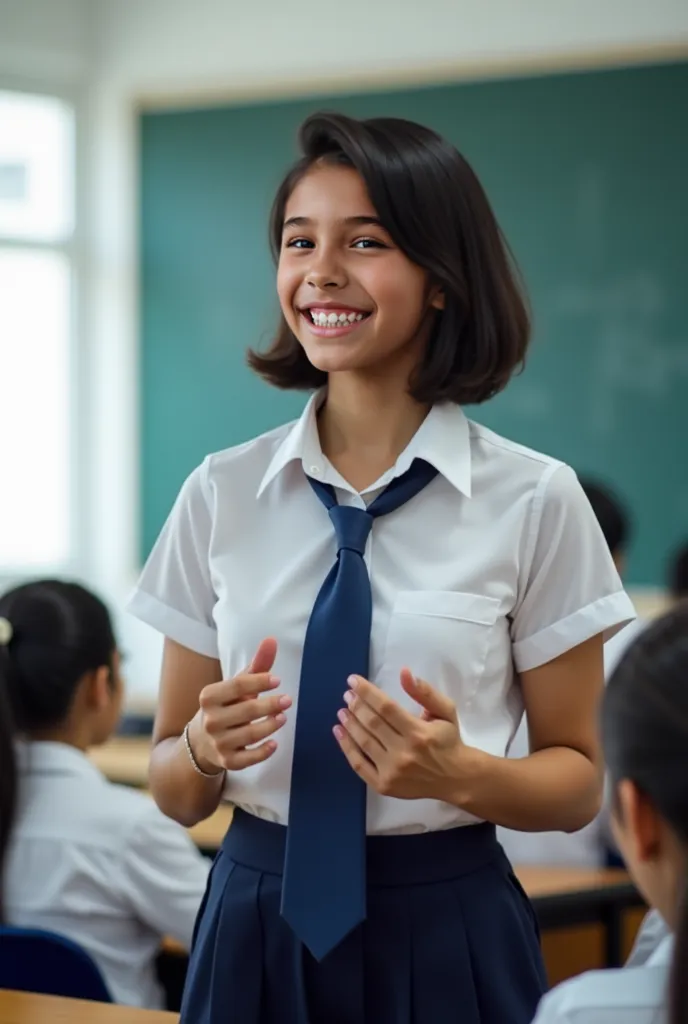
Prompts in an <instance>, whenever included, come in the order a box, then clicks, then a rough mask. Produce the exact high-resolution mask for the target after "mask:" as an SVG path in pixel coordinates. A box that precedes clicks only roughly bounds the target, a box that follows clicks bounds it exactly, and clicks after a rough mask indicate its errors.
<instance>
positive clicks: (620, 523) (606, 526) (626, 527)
mask: <svg viewBox="0 0 688 1024" xmlns="http://www.w3.org/2000/svg"><path fill="white" fill-rule="evenodd" d="M580 483H581V486H582V488H583V490H584V491H585V493H586V495H587V498H588V501H589V502H590V504H591V505H592V510H593V512H594V513H595V515H596V517H597V521H598V523H599V524H600V526H601V528H602V533H603V534H604V537H605V540H606V541H607V545H608V546H609V550H610V551H611V554H612V558H613V559H614V563H615V565H616V568H617V569H618V571H619V573H620V574H621V575H623V571H624V569H625V563H626V553H627V550H628V545H629V543H630V535H631V523H630V518H629V515H628V512H627V511H626V509H625V508H624V506H623V505H622V503H621V501H620V500H619V498H618V497H617V496H616V495H615V494H614V493H613V491H611V490H610V489H609V488H608V487H606V486H604V485H603V484H600V483H597V482H596V481H594V480H588V479H585V478H584V477H581V478H580Z"/></svg>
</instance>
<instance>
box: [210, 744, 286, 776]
mask: <svg viewBox="0 0 688 1024" xmlns="http://www.w3.org/2000/svg"><path fill="white" fill-rule="evenodd" d="M276 750H277V744H276V743H275V741H274V740H267V741H266V742H265V743H261V745H260V746H259V747H252V748H251V749H250V750H235V751H234V753H233V754H231V755H228V756H227V757H226V758H225V759H224V762H223V767H224V768H226V769H227V771H230V772H240V771H242V769H244V768H250V767H251V766H252V765H254V764H260V763H261V761H267V759H268V758H269V757H272V755H273V754H274V753H275V751H276Z"/></svg>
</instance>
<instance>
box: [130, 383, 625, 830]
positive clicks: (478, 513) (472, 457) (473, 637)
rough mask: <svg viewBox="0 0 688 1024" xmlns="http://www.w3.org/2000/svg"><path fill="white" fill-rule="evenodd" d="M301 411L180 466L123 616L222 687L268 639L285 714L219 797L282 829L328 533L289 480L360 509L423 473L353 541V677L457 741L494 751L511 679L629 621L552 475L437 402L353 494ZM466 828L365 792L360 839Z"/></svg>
mask: <svg viewBox="0 0 688 1024" xmlns="http://www.w3.org/2000/svg"><path fill="white" fill-rule="evenodd" d="M317 402H318V396H317V395H316V396H313V398H312V399H311V400H310V401H309V403H308V405H307V406H306V409H305V410H304V412H303V414H302V416H301V417H300V419H299V420H298V421H296V423H292V424H288V425H286V426H283V427H279V428H278V429H277V430H273V431H271V432H269V433H267V434H263V435H262V436H261V437H258V438H256V439H255V440H253V441H249V442H248V443H247V444H243V445H239V446H237V447H234V448H229V449H227V450H226V451H223V452H219V453H217V454H215V455H210V456H209V457H208V458H206V460H205V461H204V462H203V464H202V465H201V466H200V467H199V468H198V469H196V470H194V472H193V473H192V474H191V475H190V477H189V478H188V479H187V481H186V483H185V484H184V486H183V487H182V490H181V493H180V494H179V497H178V499H177V501H176V504H175V506H174V508H173V510H172V512H171V514H170V517H169V519H168V520H167V523H166V524H165V526H164V528H163V530H162V533H161V534H160V537H159V538H158V541H157V543H156V545H155V547H154V549H153V551H152V553H151V555H150V558H149V560H148V562H147V564H146V566H145V569H144V571H143V574H142V577H141V580H140V582H139V585H138V588H137V590H136V591H135V593H134V595H133V597H132V599H131V603H130V606H129V607H130V611H131V612H132V613H133V614H134V615H136V616H138V618H140V619H142V620H143V621H145V622H147V623H149V624H150V625H152V626H154V627H155V628H156V629H158V630H160V631H161V632H162V633H164V634H165V635H166V636H168V637H170V638H171V639H173V640H175V641H177V642H178V643H180V644H182V645H184V646H185V647H188V648H190V649H191V650H193V651H197V652H199V653H201V654H205V655H208V656H209V657H214V658H218V659H219V660H220V662H221V665H222V672H223V675H224V677H225V678H230V677H232V676H234V675H235V674H236V673H238V672H240V671H242V670H243V669H244V668H245V666H246V665H247V664H249V663H250V661H251V658H252V657H253V654H254V653H255V650H256V648H257V646H258V644H259V642H260V641H261V640H262V639H263V638H264V637H267V636H274V637H275V638H276V639H277V641H278V654H277V660H276V663H275V669H274V671H275V673H276V674H277V675H278V676H280V678H281V680H282V686H281V691H280V692H284V693H287V694H289V695H290V696H291V697H292V698H294V701H295V706H294V707H293V708H292V709H291V711H289V712H287V718H288V721H287V724H286V725H285V726H284V727H283V728H282V729H281V730H280V732H279V733H278V734H277V735H276V740H277V743H278V747H277V750H276V752H275V753H274V754H273V756H272V757H270V758H269V759H268V760H267V761H265V762H263V763H262V764H259V765H255V766H254V767H251V768H248V769H245V770H244V771H241V772H236V773H231V774H228V777H227V785H226V792H225V795H226V798H227V799H228V800H229V801H231V802H232V803H234V804H236V805H237V806H240V807H243V808H244V809H246V810H247V811H249V812H250V813H253V814H256V815H259V816H260V817H265V818H268V819H270V820H273V821H277V822H280V823H282V824H286V822H287V815H288V808H289V781H290V773H291V761H292V752H293V738H294V722H295V717H296V698H297V696H298V688H299V674H300V667H301V653H302V647H303V639H304V635H305V631H306V624H307V622H308V618H309V615H310V612H311V610H312V607H313V604H314V601H315V598H316V595H317V593H318V590H319V589H320V586H321V585H322V582H323V580H324V579H325V576H326V575H327V573H328V572H329V570H330V568H331V567H332V565H333V563H334V560H335V557H336V543H335V536H334V530H333V528H332V524H331V521H330V519H329V516H328V514H327V511H326V510H325V508H324V507H323V505H322V504H321V503H320V501H319V500H318V498H317V497H316V496H315V494H314V493H313V491H312V489H311V487H310V485H309V483H308V481H307V479H306V474H309V475H311V476H313V477H316V478H317V479H319V480H322V481H324V482H326V483H330V484H332V485H333V486H334V487H335V488H336V491H337V497H338V500H339V502H340V504H349V505H353V506H357V507H360V508H364V507H365V505H366V503H367V502H369V501H370V498H371V496H372V494H373V493H375V492H377V491H379V489H380V488H382V487H385V486H386V485H387V484H389V483H390V481H391V480H392V479H394V478H395V477H396V476H399V475H401V474H402V473H404V472H405V471H406V470H407V469H408V468H409V466H410V465H411V462H412V461H413V459H414V458H417V457H418V458H423V459H426V460H427V461H428V462H430V463H432V465H434V466H435V467H436V468H437V470H438V476H437V477H435V479H434V480H433V481H432V483H430V484H429V485H428V487H427V488H426V489H425V490H424V491H422V492H421V493H420V494H419V495H417V496H416V497H415V498H414V499H412V500H411V501H410V502H408V503H407V504H406V505H404V506H402V507H401V508H400V509H398V510H397V511H396V512H393V513H390V514H389V515H387V516H383V517H380V518H378V519H377V520H376V521H375V523H374V525H373V528H372V531H371V535H370V538H369V540H368V545H367V548H366V554H365V559H366V563H367V566H368V571H369V573H370V578H371V586H372V593H373V625H372V637H371V654H370V673H369V675H370V678H371V679H372V680H373V681H374V682H375V683H377V685H378V686H380V687H381V688H382V689H383V690H385V692H387V693H388V694H389V695H390V696H392V697H394V699H395V700H397V701H399V702H400V703H401V704H402V705H404V706H405V707H407V708H411V709H413V710H418V709H417V708H415V707H414V705H413V702H412V701H411V700H410V698H409V697H407V695H406V694H405V693H404V691H403V690H402V687H401V683H400V680H399V674H400V670H401V668H402V667H404V666H408V667H409V668H410V669H411V670H412V671H413V672H414V673H415V674H416V675H418V676H421V677H422V678H423V679H426V680H427V681H428V682H430V683H432V684H433V685H434V686H436V687H438V688H439V689H440V690H441V691H442V692H444V693H446V694H447V695H448V696H450V697H451V699H452V700H453V701H454V702H455V703H456V706H457V708H458V713H459V718H460V723H461V730H462V735H463V738H464V740H465V742H466V743H468V744H470V745H472V746H475V747H478V748H480V749H482V750H484V751H487V752H489V753H491V754H495V755H499V756H502V755H504V754H505V752H506V750H507V747H508V744H509V742H510V740H511V739H512V737H513V735H514V733H515V731H516V727H517V725H518V723H519V720H520V718H521V714H522V707H523V705H522V700H521V694H520V689H519V687H518V685H516V684H517V675H516V673H517V672H523V671H526V670H527V669H532V668H535V667H536V666H538V665H542V664H544V663H545V662H548V661H551V660H552V659H553V658H556V657H558V656H559V655H560V654H563V653H564V652H565V651H567V650H569V649H570V648H572V647H575V646H576V645H577V644H580V643H582V642H583V641H585V640H587V639H589V638H590V637H592V636H595V635H597V634H599V633H602V632H604V633H606V634H607V635H608V636H611V635H612V634H613V633H614V632H615V631H616V629H617V628H618V627H619V626H621V625H622V624H624V623H626V622H628V621H629V620H631V619H632V618H634V610H633V606H632V604H631V602H630V600H629V598H628V596H627V595H626V594H625V592H624V590H623V588H622V586H621V581H620V580H619V577H618V574H617V572H616V570H615V568H614V565H613V562H612V560H611V557H610V554H609V551H608V548H607V545H606V543H605V540H604V537H603V535H602V532H601V530H600V527H599V525H598V523H597V520H596V518H595V516H594V514H593V512H592V509H591V507H590V505H589V503H588V500H587V498H586V497H585V495H584V493H583V490H582V488H581V487H580V485H579V483H578V481H577V479H576V476H575V474H574V473H573V472H572V470H571V469H569V468H568V467H567V466H565V465H563V464H562V463H561V462H558V461H556V460H555V459H551V458H548V457H547V456H545V455H540V454H538V453H537V452H534V451H530V450H529V449H527V448H523V447H521V446H520V445H517V444H514V443H512V442H511V441H507V440H504V438H501V437H499V436H497V435H496V434H494V433H492V431H490V430H487V429H485V428H484V427H482V426H480V425H478V424H476V423H473V422H472V421H470V420H468V419H467V418H466V416H465V415H464V413H463V412H462V411H461V409H460V408H459V407H458V406H455V405H451V404H440V405H435V406H434V407H433V409H432V410H431V411H430V413H429V415H428V416H427V417H426V419H425V421H424V422H423V424H422V425H421V427H420V428H419V430H418V431H417V432H416V434H415V436H414V437H413V439H412V440H411V442H410V443H409V445H408V446H407V447H406V449H405V450H404V452H402V454H401V455H400V456H399V458H398V460H397V462H396V464H395V466H394V467H393V468H392V469H391V470H389V471H388V472H387V473H385V474H384V476H382V477H381V478H380V479H379V480H378V481H376V482H375V483H374V484H373V485H372V486H371V487H370V488H368V489H367V491H366V492H364V493H363V494H358V493H357V492H356V491H355V490H354V489H353V488H352V487H351V486H350V485H349V484H348V483H347V481H346V480H344V479H343V477H342V476H341V475H340V474H339V473H338V472H337V471H336V470H335V469H334V467H333V466H332V465H331V464H330V462H329V461H328V460H327V459H326V457H325V456H324V455H323V452H322V449H321V447H320V442H319V438H318V430H317V423H316V409H317ZM334 724H335V723H334V722H333V725H334ZM332 742H333V743H334V742H336V741H335V739H334V737H333V739H332ZM473 821H475V818H473V817H472V816H471V815H469V814H467V813H466V812H464V811H462V810H460V809H458V808H456V807H453V806H450V805H449V804H447V803H443V802H441V801H436V800H398V799H395V798H391V797H381V796H379V795H378V794H376V793H374V792H369V794H368V832H369V833H374V834H380V833H406V832H409V833H410V832H419V831H426V830H436V829H444V828H450V827H453V826H456V825H463V824H469V823H471V822H473Z"/></svg>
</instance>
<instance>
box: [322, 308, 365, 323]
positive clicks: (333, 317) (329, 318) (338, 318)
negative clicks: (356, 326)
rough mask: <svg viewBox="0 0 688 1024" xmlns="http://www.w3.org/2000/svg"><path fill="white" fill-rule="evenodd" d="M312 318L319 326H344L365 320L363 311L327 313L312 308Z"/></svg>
mask: <svg viewBox="0 0 688 1024" xmlns="http://www.w3.org/2000/svg"><path fill="white" fill-rule="evenodd" d="M310 312H311V319H312V321H313V323H314V324H315V325H316V326H317V327H343V326H346V325H347V324H353V323H354V322H355V321H357V320H363V319H364V314H363V313H325V312H323V311H322V310H318V311H316V310H313V309H312V310H311V311H310Z"/></svg>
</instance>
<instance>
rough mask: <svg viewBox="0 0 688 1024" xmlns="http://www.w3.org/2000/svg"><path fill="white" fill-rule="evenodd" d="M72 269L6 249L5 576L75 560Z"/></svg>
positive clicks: (2, 374) (0, 557)
mask: <svg viewBox="0 0 688 1024" xmlns="http://www.w3.org/2000/svg"><path fill="white" fill-rule="evenodd" d="M70 306H71V300H70V269H69V262H68V260H67V258H66V257H64V256H62V255H61V254H59V253H43V252H27V251H24V250H17V249H14V250H12V249H0V445H2V455H1V456H0V464H1V470H0V490H1V492H2V494H1V498H0V569H2V570H8V569H10V570H11V569H15V568H19V569H23V568H26V567H27V566H49V565H59V564H60V563H61V562H64V561H66V560H67V558H68V556H69V553H70V535H69V523H70V491H71V481H70V422H69V410H70V376H71V372H70Z"/></svg>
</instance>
